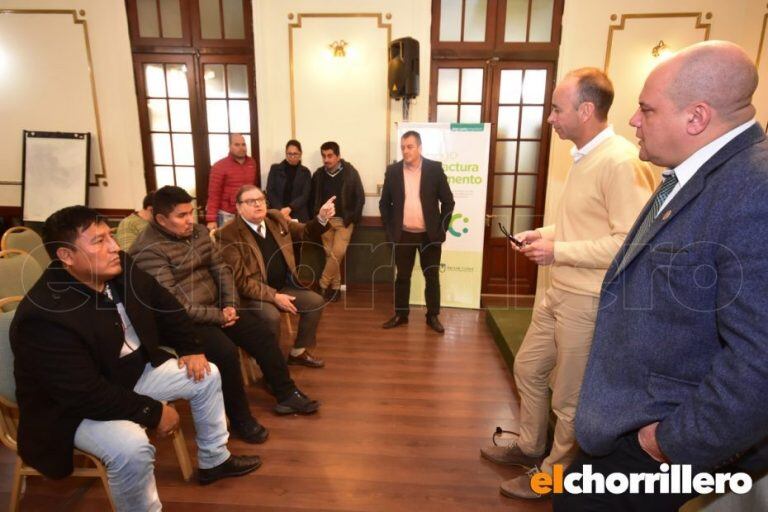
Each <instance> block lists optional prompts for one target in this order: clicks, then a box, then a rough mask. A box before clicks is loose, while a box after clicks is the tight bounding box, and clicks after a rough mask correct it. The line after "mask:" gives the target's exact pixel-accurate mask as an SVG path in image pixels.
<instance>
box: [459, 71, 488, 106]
mask: <svg viewBox="0 0 768 512" xmlns="http://www.w3.org/2000/svg"><path fill="white" fill-rule="evenodd" d="M461 101H462V102H467V103H480V102H481V101H483V70H482V69H474V68H472V69H462V70H461Z"/></svg>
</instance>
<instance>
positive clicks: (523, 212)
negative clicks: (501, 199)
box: [512, 208, 534, 234]
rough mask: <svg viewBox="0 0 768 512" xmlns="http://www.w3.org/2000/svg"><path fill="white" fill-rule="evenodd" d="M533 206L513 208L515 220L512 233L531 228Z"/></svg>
mask: <svg viewBox="0 0 768 512" xmlns="http://www.w3.org/2000/svg"><path fill="white" fill-rule="evenodd" d="M533 220H534V219H533V208H515V222H514V226H513V227H514V230H513V231H512V234H515V233H519V232H521V231H528V230H529V229H533Z"/></svg>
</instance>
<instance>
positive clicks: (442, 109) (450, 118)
mask: <svg viewBox="0 0 768 512" xmlns="http://www.w3.org/2000/svg"><path fill="white" fill-rule="evenodd" d="M458 120H459V107H458V106H457V105H438V106H437V122H438V123H456V122H458Z"/></svg>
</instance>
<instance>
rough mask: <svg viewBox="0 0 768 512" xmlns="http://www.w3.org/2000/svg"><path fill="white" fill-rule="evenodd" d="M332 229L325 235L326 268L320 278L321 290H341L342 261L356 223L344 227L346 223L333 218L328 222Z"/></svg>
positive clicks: (323, 237)
mask: <svg viewBox="0 0 768 512" xmlns="http://www.w3.org/2000/svg"><path fill="white" fill-rule="evenodd" d="M328 223H329V224H330V227H329V228H328V231H326V232H325V233H323V235H322V239H323V248H324V249H325V268H324V269H323V275H322V276H321V277H320V288H331V289H334V290H338V289H339V288H341V260H343V259H344V255H345V254H346V252H347V246H348V245H349V240H350V238H352V231H353V230H354V228H355V225H354V223H352V224H350V225H349V226H347V227H344V222H343V221H342V220H341V219H340V218H338V217H333V218H332V219H331V220H329V221H328Z"/></svg>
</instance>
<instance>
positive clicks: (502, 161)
mask: <svg viewBox="0 0 768 512" xmlns="http://www.w3.org/2000/svg"><path fill="white" fill-rule="evenodd" d="M516 156H517V142H508V141H499V142H497V143H496V168H495V169H494V171H495V172H515V157H516Z"/></svg>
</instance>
